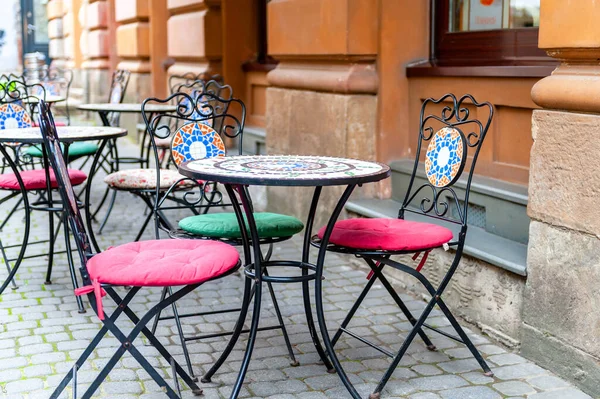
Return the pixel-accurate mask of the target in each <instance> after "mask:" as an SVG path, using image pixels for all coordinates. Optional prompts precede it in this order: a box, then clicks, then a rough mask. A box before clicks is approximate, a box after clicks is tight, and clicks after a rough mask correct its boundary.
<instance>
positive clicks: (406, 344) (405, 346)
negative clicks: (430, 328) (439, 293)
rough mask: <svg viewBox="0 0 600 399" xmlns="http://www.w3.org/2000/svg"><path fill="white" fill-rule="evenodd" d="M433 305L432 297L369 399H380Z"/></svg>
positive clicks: (434, 302) (434, 301) (434, 299)
mask: <svg viewBox="0 0 600 399" xmlns="http://www.w3.org/2000/svg"><path fill="white" fill-rule="evenodd" d="M435 304H436V298H435V297H434V298H432V299H431V301H429V303H428V304H427V306H426V307H425V309H424V310H423V313H421V316H420V317H419V320H417V322H416V323H415V325H414V326H413V328H412V330H410V332H409V333H408V335H407V337H406V339H405V340H404V343H403V344H402V347H401V348H400V350H399V351H398V353H397V354H396V356H395V357H394V360H392V363H391V364H390V367H389V368H388V369H387V370H386V372H385V374H384V375H383V377H382V378H381V380H380V381H379V383H378V384H377V387H376V388H375V391H374V392H373V393H372V394H370V395H369V399H379V398H380V396H381V391H382V390H383V388H384V387H385V385H386V384H387V382H388V381H389V379H390V377H391V376H392V374H393V373H394V371H395V370H396V368H397V367H398V364H400V361H401V360H402V358H403V357H404V355H405V354H406V351H407V350H408V347H409V346H410V344H411V343H412V341H413V340H414V339H415V337H416V336H417V333H418V332H419V330H420V329H421V327H422V326H423V323H425V320H427V317H429V314H430V313H431V311H432V310H433V307H434V306H435Z"/></svg>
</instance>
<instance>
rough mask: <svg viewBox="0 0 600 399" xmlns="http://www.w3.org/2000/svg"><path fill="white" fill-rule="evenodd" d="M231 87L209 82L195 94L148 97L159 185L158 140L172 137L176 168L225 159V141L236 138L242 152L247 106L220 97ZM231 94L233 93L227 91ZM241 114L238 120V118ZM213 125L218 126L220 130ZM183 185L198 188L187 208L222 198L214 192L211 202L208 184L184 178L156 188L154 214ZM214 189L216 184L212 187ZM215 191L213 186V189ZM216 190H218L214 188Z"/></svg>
mask: <svg viewBox="0 0 600 399" xmlns="http://www.w3.org/2000/svg"><path fill="white" fill-rule="evenodd" d="M224 87H225V88H226V89H227V88H228V86H221V85H219V84H218V83H217V82H214V81H210V82H207V83H206V84H205V86H204V88H203V89H202V90H201V91H196V92H195V93H194V95H191V94H188V93H186V92H179V93H174V94H172V95H171V96H169V97H167V98H165V99H158V98H148V99H146V100H144V102H143V104H142V117H143V118H144V122H145V123H146V131H147V132H148V133H149V135H150V148H151V153H152V157H153V160H154V164H155V165H157V167H156V173H157V175H156V178H157V180H156V181H157V182H160V181H161V175H160V174H161V168H160V167H159V165H160V164H161V163H160V157H159V148H158V147H157V145H156V139H157V138H160V139H164V138H169V137H171V138H172V146H171V155H170V156H171V159H172V162H173V164H174V165H179V164H180V163H181V162H185V161H190V160H194V159H202V158H206V157H214V156H225V154H226V149H225V143H224V140H225V138H229V139H237V140H238V143H239V144H238V145H239V151H240V153H241V148H242V137H243V130H244V123H245V118H246V107H245V105H244V103H243V102H242V101H241V100H239V99H236V98H230V97H226V98H223V97H220V96H219V95H218V94H216V93H218V92H220V90H222V89H223V88H224ZM227 93H230V90H228V91H227ZM169 103H175V104H177V105H178V106H177V109H176V111H175V112H172V113H166V114H161V115H155V114H153V113H151V112H149V111H147V110H146V107H147V105H148V104H169ZM232 105H233V106H234V109H235V110H236V113H235V114H234V113H231V112H230V111H229V110H230V107H231V106H232ZM238 115H239V117H238ZM213 126H219V128H218V130H217V129H215V128H213ZM181 184H188V186H189V185H191V186H192V187H194V186H195V187H197V188H198V189H199V190H198V193H197V195H198V197H197V198H193V196H194V193H195V191H192V190H190V191H189V192H187V193H186V194H185V195H184V196H183V203H182V204H181V205H182V206H184V207H188V208H193V207H195V206H197V205H200V203H201V202H202V201H208V202H209V204H208V205H207V206H210V205H211V204H212V205H215V204H217V203H219V202H220V201H221V199H222V195H221V193H218V192H216V191H212V192H211V196H210V199H209V198H208V197H207V196H206V195H205V193H206V184H208V183H198V182H195V181H193V180H192V179H189V178H186V177H183V176H182V177H181V179H179V180H178V181H177V182H175V183H174V184H173V185H172V186H171V187H170V188H169V189H168V190H166V191H165V190H164V188H161V187H160V184H157V185H156V190H155V202H154V208H155V209H154V211H155V212H158V211H160V210H161V207H162V205H163V204H164V201H165V200H166V199H167V198H172V194H173V193H174V192H175V191H176V189H177V188H178V187H179V185H181ZM213 186H214V185H213ZM213 189H214V187H213ZM215 190H216V189H215ZM159 228H162V229H163V230H165V231H170V230H172V228H171V227H170V226H162V225H161V224H160V223H157V224H156V229H157V230H156V234H157V236H158V229H159Z"/></svg>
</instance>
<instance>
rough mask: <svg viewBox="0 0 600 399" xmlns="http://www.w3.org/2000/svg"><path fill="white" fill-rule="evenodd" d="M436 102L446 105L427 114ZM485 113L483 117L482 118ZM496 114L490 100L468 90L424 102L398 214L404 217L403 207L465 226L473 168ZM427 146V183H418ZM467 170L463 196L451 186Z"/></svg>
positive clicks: (407, 210)
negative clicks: (469, 92)
mask: <svg viewBox="0 0 600 399" xmlns="http://www.w3.org/2000/svg"><path fill="white" fill-rule="evenodd" d="M437 104H440V105H441V106H443V107H442V108H441V111H439V112H436V113H429V114H428V113H427V112H428V110H430V109H431V108H432V107H433V106H435V105H437ZM481 115H483V118H481V119H479V117H480V116H481ZM493 115H494V108H493V106H492V105H491V104H490V103H489V102H483V103H479V102H477V101H476V100H475V99H474V98H473V96H471V95H469V94H466V95H464V96H462V97H460V98H456V96H455V95H454V94H446V95H444V96H442V97H441V98H439V99H433V98H428V99H426V100H425V101H424V102H423V105H422V107H421V114H420V120H419V139H418V143H417V151H416V156H415V163H414V166H413V171H412V174H411V177H410V182H409V185H408V189H407V191H406V195H405V197H404V201H403V202H402V207H401V208H400V211H399V215H398V216H399V217H400V218H402V219H403V218H404V214H405V212H413V213H419V214H423V215H426V216H429V217H433V218H436V219H442V220H445V221H448V222H451V223H455V224H460V225H462V226H463V228H466V226H467V215H468V212H467V210H468V205H469V193H470V191H471V181H472V178H473V172H474V170H475V165H476V163H477V158H478V156H479V151H480V150H481V145H482V144H483V141H484V139H485V136H486V134H487V132H488V129H489V127H490V124H491V122H492V117H493ZM423 149H424V150H425V154H424V155H425V160H424V164H425V175H426V179H427V182H426V183H424V184H422V185H417V184H416V182H415V179H416V176H417V171H418V169H419V167H420V162H419V161H420V160H421V159H422V158H423ZM464 173H466V174H467V176H466V187H465V189H464V195H462V196H460V195H458V194H457V192H456V191H455V190H454V187H453V186H454V185H455V183H456V182H457V181H458V180H459V179H460V178H461V177H462V176H463V174H464ZM421 196H422V197H421ZM453 208H454V210H455V212H452V210H453ZM452 213H454V215H457V216H452Z"/></svg>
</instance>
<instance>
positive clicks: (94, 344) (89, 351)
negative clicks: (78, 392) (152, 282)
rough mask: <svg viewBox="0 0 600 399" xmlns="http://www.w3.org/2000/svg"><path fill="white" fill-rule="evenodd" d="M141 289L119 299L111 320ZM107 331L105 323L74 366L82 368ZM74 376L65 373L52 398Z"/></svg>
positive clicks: (119, 313) (52, 397)
mask: <svg viewBox="0 0 600 399" xmlns="http://www.w3.org/2000/svg"><path fill="white" fill-rule="evenodd" d="M139 290H140V289H139V288H137V287H135V288H133V289H131V290H130V291H129V292H128V293H127V295H126V296H125V298H124V299H122V300H119V301H117V303H118V304H119V306H117V308H116V309H115V311H114V312H113V313H112V314H111V315H110V317H109V318H110V319H111V320H116V319H117V318H118V317H119V316H120V315H121V313H122V312H123V311H124V310H125V309H127V304H128V303H129V302H131V300H132V299H133V297H134V296H135V294H137V292H138V291H139ZM92 307H95V303H94V304H93V306H92ZM107 332H108V327H106V325H103V326H102V328H101V329H100V331H98V333H97V334H96V336H95V337H94V338H93V339H92V341H91V342H90V344H89V345H88V346H87V348H85V350H84V351H83V353H82V354H81V355H80V356H79V359H77V361H76V362H75V365H74V366H73V367H74V368H76V369H77V370H79V369H81V366H82V365H83V364H84V363H85V361H86V360H87V359H88V357H89V356H90V355H91V354H92V352H94V349H96V347H97V346H98V344H99V343H100V341H101V340H102V338H103V337H104V335H106V333H107ZM72 378H73V374H72V373H67V375H65V377H64V378H63V379H62V381H61V382H60V384H59V385H58V386H57V387H56V389H55V390H54V392H53V393H52V395H51V396H50V399H55V398H58V397H59V395H60V394H61V393H62V392H63V391H64V389H65V388H66V387H67V385H69V382H70V381H71V379H72ZM74 398H75V396H74Z"/></svg>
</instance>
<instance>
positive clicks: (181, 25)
mask: <svg viewBox="0 0 600 399" xmlns="http://www.w3.org/2000/svg"><path fill="white" fill-rule="evenodd" d="M167 37H168V38H167V46H168V51H169V56H171V57H176V58H177V57H180V58H191V59H194V58H195V59H199V60H202V59H206V58H210V57H219V56H220V55H221V48H222V40H221V37H222V36H221V16H220V13H219V12H218V11H214V10H211V9H209V10H202V11H195V12H190V13H185V14H179V15H173V16H172V17H171V18H169V21H168V22H167Z"/></svg>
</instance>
